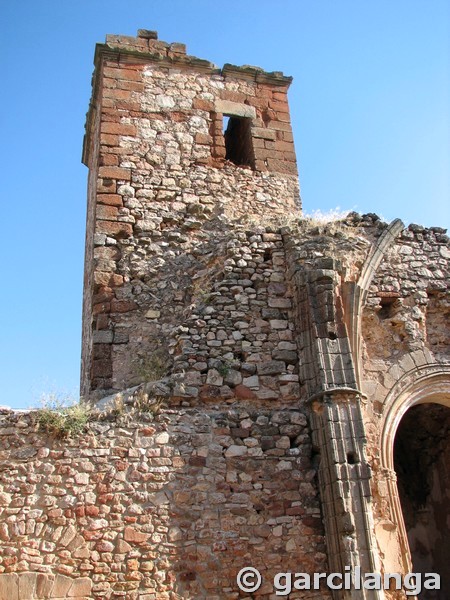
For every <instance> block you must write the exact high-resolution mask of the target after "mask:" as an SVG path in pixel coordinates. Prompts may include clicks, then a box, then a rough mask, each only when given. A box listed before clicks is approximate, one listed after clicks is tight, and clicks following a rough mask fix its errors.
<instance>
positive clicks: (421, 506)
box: [394, 404, 450, 600]
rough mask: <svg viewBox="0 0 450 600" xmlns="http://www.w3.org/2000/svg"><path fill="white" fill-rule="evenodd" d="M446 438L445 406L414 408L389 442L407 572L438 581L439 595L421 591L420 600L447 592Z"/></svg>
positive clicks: (449, 418) (449, 466)
mask: <svg viewBox="0 0 450 600" xmlns="http://www.w3.org/2000/svg"><path fill="white" fill-rule="evenodd" d="M449 433H450V409H449V408H448V407H446V406H441V405H439V404H419V405H416V406H413V407H412V408H410V409H409V410H408V411H407V412H406V414H405V416H404V417H403V419H402V420H401V422H400V425H399V427H398V430H397V434H396V437H395V445H394V463H395V470H396V472H397V478H398V491H399V496H400V502H401V506H402V511H403V517H404V521H405V527H406V532H407V535H408V541H409V545H410V550H411V558H412V564H413V569H414V572H419V573H439V574H440V576H441V590H440V591H438V590H424V591H423V592H422V594H420V596H419V597H420V599H421V600H422V599H423V600H429V599H430V600H431V599H433V600H446V599H447V598H448V595H447V593H448V590H449V589H450V572H449V569H448V565H449V564H450V544H449V541H448V540H449V534H450V531H449V527H448V519H449V510H448V509H449V505H450V503H449V500H450V484H449V477H450V436H449ZM446 590H447V591H446Z"/></svg>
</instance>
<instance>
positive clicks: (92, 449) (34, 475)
mask: <svg viewBox="0 0 450 600" xmlns="http://www.w3.org/2000/svg"><path fill="white" fill-rule="evenodd" d="M289 84H290V78H288V77H284V76H283V75H282V74H281V73H277V72H276V73H266V72H264V71H262V70H260V69H258V68H255V67H248V66H246V67H235V66H233V65H225V66H224V67H223V68H222V69H219V68H217V67H216V66H215V65H212V64H211V63H209V62H208V61H204V60H201V59H197V58H195V57H191V56H188V55H186V48H185V47H184V45H183V44H177V43H174V44H167V43H165V42H162V41H159V40H158V39H157V35H156V33H155V32H153V31H148V30H140V31H139V33H138V37H136V38H133V37H127V36H107V40H106V44H104V45H99V46H98V47H97V51H96V58H95V72H94V89H93V98H92V103H91V109H90V111H89V114H88V119H87V125H86V137H85V144H84V152H83V159H84V162H85V164H86V165H87V166H88V167H89V184H88V218H87V236H86V269H85V287H84V309H83V357H82V388H83V394H84V397H85V399H86V400H88V401H89V402H90V403H91V405H92V406H95V407H96V408H97V412H96V413H95V418H93V420H92V421H91V422H90V423H89V424H88V426H87V428H86V430H85V432H84V433H83V434H82V435H79V436H77V437H76V438H75V439H73V438H71V437H69V438H67V439H64V440H59V439H57V438H55V437H51V436H49V435H48V434H46V433H45V432H44V431H41V429H40V428H39V427H38V421H39V414H38V413H36V412H30V413H28V412H13V411H10V410H8V409H0V598H3V597H4V598H5V599H6V600H15V599H17V600H19V599H20V600H32V599H33V598H53V599H55V600H56V598H77V599H78V600H81V599H83V600H88V599H91V598H93V599H94V600H100V599H104V600H106V599H110V598H111V599H113V598H125V599H126V600H138V599H139V600H156V599H158V600H159V599H161V600H163V599H167V600H169V599H172V600H177V599H192V600H193V599H197V598H208V599H210V600H219V599H222V598H223V599H225V598H226V599H232V598H239V597H242V595H241V594H240V592H239V591H238V589H237V586H236V574H237V572H238V571H239V570H240V569H241V568H242V567H243V566H247V565H249V566H253V567H256V568H258V569H259V570H260V571H261V574H262V576H263V580H264V583H263V585H262V587H261V589H260V590H259V592H257V593H256V594H255V597H258V598H261V599H267V600H269V599H272V598H275V595H274V589H273V587H272V585H271V581H272V580H273V576H274V575H275V574H276V573H277V572H280V571H282V572H293V573H295V572H298V571H299V570H300V571H302V572H308V573H313V572H327V571H328V572H337V573H339V572H341V570H342V566H343V565H348V566H349V567H355V566H356V565H358V566H360V567H361V568H362V571H363V572H364V571H365V572H370V571H372V569H373V568H375V569H376V570H378V571H380V572H390V573H396V572H398V573H403V574H404V573H406V572H408V571H411V569H412V568H413V565H414V564H418V563H417V557H419V564H422V565H424V566H423V568H426V570H427V571H430V572H432V571H433V570H437V571H438V572H439V570H440V571H441V572H442V571H443V570H444V569H445V566H442V565H445V564H446V563H448V560H445V556H444V559H443V555H442V553H441V552H440V550H439V549H440V548H442V547H443V545H444V544H445V540H446V539H448V532H447V531H445V527H446V525H445V524H446V522H447V521H446V510H448V504H449V503H448V499H449V498H450V495H449V494H450V491H449V489H448V480H449V477H450V474H449V472H448V456H449V447H448V433H447V431H448V429H446V428H448V410H449V409H448V405H449V402H448V398H449V397H450V360H449V353H448V342H449V338H450V330H449V327H450V325H449V324H450V319H449V316H450V312H449V310H450V309H449V307H450V301H449V293H448V282H449V271H448V259H449V256H450V250H449V240H448V238H447V236H446V235H445V230H443V229H441V228H439V227H432V228H429V229H427V228H424V227H422V226H419V225H410V226H409V227H407V228H405V227H404V225H403V224H402V223H401V222H400V221H398V220H396V221H394V222H393V223H391V224H389V225H388V224H386V223H383V222H382V221H381V220H380V219H379V218H378V217H377V216H376V215H374V214H368V215H358V214H356V213H352V214H350V215H348V217H346V218H345V219H343V220H341V221H338V222H331V223H328V224H325V223H320V222H314V221H312V220H309V219H302V218H301V213H300V210H299V209H300V206H299V191H298V181H297V171H296V162H295V154H294V147H293V140H292V132H291V127H290V119H289V109H288V104H287V90H288V87H289ZM223 115H226V116H229V117H230V120H229V125H228V128H227V130H226V132H225V133H224V132H223ZM414 404H418V405H419V406H417V407H416V406H413V405H414ZM437 405H441V406H439V407H438V410H437V409H436V406H437ZM411 406H412V408H410V407H411ZM430 406H432V407H433V406H434V408H431V409H430ZM416 409H418V410H417V411H416V412H412V411H414V410H416ZM446 411H447V412H446ZM405 412H406V417H404V414H405ZM411 415H412V417H411ZM415 415H417V418H416V417H415ZM399 423H401V425H400V429H399V431H400V432H402V431H403V432H404V431H406V433H405V434H403V433H401V434H399V435H400V443H402V440H403V442H404V440H406V442H405V443H406V446H407V447H408V451H407V452H405V451H403V452H400V454H399V453H398V452H397V459H399V460H400V463H398V464H397V465H395V464H394V441H396V440H397V437H396V436H397V433H396V432H397V427H398V426H399ZM415 428H416V429H417V432H416V431H415ZM430 432H431V434H430ZM415 433H417V435H415ZM428 434H430V436H429V437H428V438H427V437H426V436H427V435H428ZM408 440H414V443H410V442H409V441H408ZM410 447H411V451H412V452H409V448H410ZM410 454H414V456H415V457H417V458H415V459H414V460H416V463H419V467H420V468H419V470H417V468H416V466H417V465H414V464H412V463H411V462H408V460H409V459H410ZM399 457H400V458H399ZM397 462H398V460H397ZM399 465H400V466H399ZM396 469H398V470H399V474H402V473H403V475H402V477H403V479H401V480H400V482H399V486H397V483H396V481H397V476H396ZM411 469H415V475H414V476H412V477H410V478H409V479H408V475H406V476H405V473H406V474H408V473H409V471H410V470H411ZM427 469H428V470H427ZM418 472H420V477H418V475H417V473H418ZM405 477H406V478H405ZM420 482H423V485H422V486H420V485H419V483H420ZM446 482H447V483H446ZM405 490H406V492H405ZM399 491H400V493H399ZM401 502H403V505H402V504H401ZM405 503H406V504H405ZM424 510H425V512H427V514H426V515H423V514H422V513H423V511H424ZM433 511H434V514H433ZM402 515H404V516H402ZM422 517H423V518H422ZM425 521H426V522H427V523H428V524H430V523H431V524H432V525H433V523H434V525H433V527H434V529H433V527H432V526H431V525H429V527H428V529H426V528H425V529H424V524H425ZM408 536H409V539H410V542H408ZM424 540H425V542H424ZM424 548H425V549H426V552H423V549H424ZM418 549H419V550H418ZM417 552H418V554H417ZM420 552H422V555H421V554H420ZM415 553H416V554H415ZM421 561H422V562H421ZM446 581H448V580H446ZM385 596H386V598H387V599H389V600H400V599H402V600H404V599H405V598H406V596H405V594H404V592H402V591H397V592H395V591H387V592H386V594H385ZM252 597H253V596H252ZM289 597H291V598H302V599H303V600H319V599H323V600H329V599H330V598H331V592H330V590H327V589H324V588H323V589H322V590H320V591H311V592H305V591H299V592H297V591H295V592H293V593H292V594H290V596H289ZM348 597H349V596H348V595H344V593H343V592H339V591H335V592H333V598H336V599H337V600H342V599H343V598H348ZM433 597H434V596H433ZM373 599H374V595H373V593H372V592H371V591H367V590H362V591H360V592H357V595H355V593H353V594H352V595H351V600H373Z"/></svg>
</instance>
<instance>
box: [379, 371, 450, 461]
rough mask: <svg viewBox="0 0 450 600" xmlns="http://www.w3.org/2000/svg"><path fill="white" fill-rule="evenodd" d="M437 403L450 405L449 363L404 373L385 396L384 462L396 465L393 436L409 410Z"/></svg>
mask: <svg viewBox="0 0 450 600" xmlns="http://www.w3.org/2000/svg"><path fill="white" fill-rule="evenodd" d="M426 402H435V403H436V404H443V405H444V406H447V407H449V408H450V365H438V364H428V365H423V366H422V367H418V368H416V369H413V370H412V371H409V372H407V373H405V374H404V375H403V376H402V377H401V378H400V379H399V380H398V381H397V383H396V384H395V385H394V386H393V387H392V389H391V390H390V392H389V394H388V395H387V397H386V400H385V402H384V406H383V413H382V419H383V422H382V429H381V440H380V442H381V445H380V447H381V465H382V467H383V468H385V469H393V468H394V438H395V433H396V431H397V428H398V425H399V423H400V421H401V419H402V417H403V415H404V414H405V413H406V411H407V410H408V409H409V408H411V406H414V405H415V404H425V403H426Z"/></svg>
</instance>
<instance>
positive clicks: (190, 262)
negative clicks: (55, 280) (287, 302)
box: [82, 32, 300, 397]
mask: <svg viewBox="0 0 450 600" xmlns="http://www.w3.org/2000/svg"><path fill="white" fill-rule="evenodd" d="M141 35H149V36H150V37H148V38H146V37H140V36H139V37H137V38H127V37H124V36H108V37H107V43H106V44H104V45H98V47H97V52H96V60H95V64H96V68H95V72H94V80H93V98H92V102H91V108H90V111H89V114H88V120H87V126H86V137H85V145H84V154H83V157H84V158H83V160H84V162H85V164H86V165H88V166H89V169H90V179H91V181H92V184H93V185H92V187H91V186H90V194H89V195H90V200H89V204H90V208H89V218H88V223H87V248H89V249H90V248H91V247H92V248H93V259H92V258H91V252H90V250H89V252H88V253H87V254H86V271H87V272H89V273H90V272H92V273H91V275H90V276H89V279H88V281H87V285H86V287H85V298H84V306H85V310H84V330H85V331H86V333H85V335H84V336H83V367H82V388H83V395H84V396H86V397H88V396H89V394H90V392H91V391H92V390H119V389H122V388H123V387H127V386H129V385H132V384H133V382H135V381H139V370H141V371H142V369H144V370H145V365H142V356H148V355H149V354H150V353H151V352H154V351H155V350H156V347H155V345H154V340H155V339H158V338H159V339H166V338H167V337H168V336H170V335H171V334H172V329H173V328H174V327H176V326H178V325H179V323H180V321H181V320H182V319H181V318H180V317H181V314H182V313H183V310H185V308H186V307H187V306H188V305H189V304H190V303H191V302H192V300H194V301H195V299H196V298H195V295H194V298H192V297H193V291H195V289H196V285H195V281H194V276H195V275H196V274H197V272H198V271H201V270H202V269H205V267H208V266H209V265H208V262H211V261H212V260H217V261H220V260H222V261H224V260H225V259H226V258H228V257H227V256H226V252H225V249H224V248H221V247H220V245H218V244H217V242H219V241H220V240H221V239H223V238H224V236H225V233H226V232H227V230H229V226H228V225H227V223H229V222H230V221H236V220H242V219H248V218H250V217H251V218H263V217H264V216H270V215H271V216H273V215H276V214H279V215H282V214H285V213H286V212H288V213H289V212H291V211H298V210H299V207H300V200H299V187H298V178H297V167H296V159H295V152H294V145H293V138H292V130H291V125H290V117H289V108H288V103H287V89H288V87H289V84H290V81H291V79H290V78H289V77H285V76H283V75H282V74H281V73H266V72H264V71H262V69H258V68H255V67H234V66H233V65H225V67H223V68H222V69H219V68H217V67H216V66H215V65H213V64H212V63H209V62H208V61H204V60H201V59H197V58H195V57H191V56H187V55H186V51H185V47H184V45H182V44H167V43H165V42H160V41H158V40H157V39H155V37H154V36H153V37H152V35H151V33H149V32H147V33H145V32H141ZM224 115H225V116H226V115H231V116H232V117H234V118H237V119H245V120H246V122H247V125H248V127H247V129H248V131H249V132H250V133H249V139H248V144H249V148H248V149H247V150H248V154H249V155H251V157H252V160H251V164H247V165H237V164H234V163H233V162H232V161H230V160H226V158H225V157H226V142H225V137H226V136H225V135H224V131H223V118H224ZM230 135H231V134H230ZM91 215H94V216H95V217H94V218H91ZM214 242H216V243H214ZM242 273H243V277H241V279H251V277H250V275H251V273H250V275H249V274H246V273H245V269H243V271H242ZM197 291H198V289H197ZM200 291H203V290H200ZM149 311H150V312H149ZM152 315H153V316H152ZM88 329H91V332H89V333H87V330H88ZM138 347H139V349H140V352H141V355H139V354H138V353H137V352H136V351H137V348H138ZM130 356H132V357H133V359H134V360H135V361H137V363H136V364H133V365H131V364H130V359H129V358H128V357H130ZM141 379H142V377H141Z"/></svg>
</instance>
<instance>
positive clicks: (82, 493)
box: [0, 405, 331, 600]
mask: <svg viewBox="0 0 450 600" xmlns="http://www.w3.org/2000/svg"><path fill="white" fill-rule="evenodd" d="M248 565H250V566H253V567H256V568H258V569H259V570H260V571H261V574H262V576H263V578H264V585H263V587H262V588H261V590H260V592H259V595H258V597H260V598H269V597H271V594H272V590H273V585H272V580H273V576H274V575H275V574H276V573H277V572H280V571H286V570H291V571H296V570H298V569H299V568H300V567H301V570H302V571H303V572H309V573H311V574H312V573H313V572H314V571H325V570H326V552H325V542H324V533H323V526H322V521H321V516H320V505H319V496H318V487H317V481H316V471H315V467H314V465H313V464H312V463H311V439H310V434H309V426H308V421H307V418H306V416H305V414H304V412H303V411H301V410H298V409H293V410H279V411H277V410H267V409H262V408H258V409H255V408H253V407H248V408H247V409H246V408H244V407H243V406H242V405H241V406H239V407H237V408H231V409H229V408H226V407H221V406H214V407H211V408H210V409H208V410H201V411H199V410H195V409H188V410H182V409H177V410H163V411H162V412H161V413H160V414H158V415H157V416H154V415H152V414H151V413H140V414H139V413H138V414H137V415H136V418H135V419H131V420H127V419H125V417H124V416H123V415H122V416H120V415H119V416H116V417H115V419H112V420H111V415H110V417H109V418H108V419H106V420H105V419H104V420H97V421H94V422H92V423H90V425H89V428H88V431H87V432H86V433H85V434H84V435H82V436H80V437H77V438H76V439H70V438H69V439H64V440H61V441H59V440H57V439H55V438H54V437H49V436H48V435H46V434H45V433H43V432H42V431H39V429H38V426H37V423H36V413H21V412H15V413H14V412H12V411H6V410H3V411H2V412H1V415H0V597H1V598H5V599H6V598H7V599H8V600H16V599H20V600H33V599H35V598H39V599H41V598H51V599H56V598H77V599H78V600H81V599H82V598H83V599H86V600H92V599H95V600H97V599H98V600H100V599H106V598H111V599H112V598H124V599H127V600H135V599H140V600H152V599H156V598H158V599H163V598H172V599H174V598H180V599H189V598H191V599H192V600H194V599H197V598H208V599H210V600H213V599H217V600H218V599H222V598H238V597H241V596H240V595H239V590H238V588H237V586H236V574H237V573H238V571H239V570H240V569H241V568H242V567H244V566H248ZM291 597H292V598H294V597H302V598H311V599H313V598H315V599H317V600H318V599H319V598H320V599H322V598H331V596H330V595H329V594H328V592H326V591H323V592H311V593H306V594H305V593H304V592H302V593H301V594H300V592H298V593H297V595H296V594H293V595H292V596H291Z"/></svg>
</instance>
